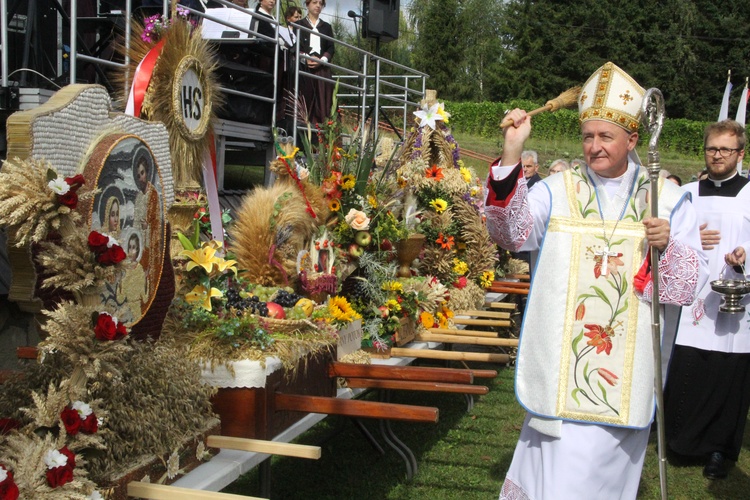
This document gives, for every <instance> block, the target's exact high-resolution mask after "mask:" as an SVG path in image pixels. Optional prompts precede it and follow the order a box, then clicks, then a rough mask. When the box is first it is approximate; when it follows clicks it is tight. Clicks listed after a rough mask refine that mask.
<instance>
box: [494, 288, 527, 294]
mask: <svg viewBox="0 0 750 500" xmlns="http://www.w3.org/2000/svg"><path fill="white" fill-rule="evenodd" d="M487 291H488V292H495V293H506V294H514V293H515V294H517V295H528V294H529V291H528V290H524V289H523V288H510V287H500V286H491V287H489V288H487Z"/></svg>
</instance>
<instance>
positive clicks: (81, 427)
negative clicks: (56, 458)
mask: <svg viewBox="0 0 750 500" xmlns="http://www.w3.org/2000/svg"><path fill="white" fill-rule="evenodd" d="M123 328H124V327H123ZM60 420H62V422H63V425H65V432H67V433H68V434H70V435H71V436H75V435H76V434H78V432H79V431H80V432H83V433H84V434H95V433H96V431H97V430H99V421H98V419H97V418H96V415H95V414H94V412H91V413H89V414H88V415H87V416H86V417H84V416H83V415H81V414H80V413H78V410H76V409H74V408H72V407H71V406H67V407H65V409H64V410H63V411H62V413H60Z"/></svg>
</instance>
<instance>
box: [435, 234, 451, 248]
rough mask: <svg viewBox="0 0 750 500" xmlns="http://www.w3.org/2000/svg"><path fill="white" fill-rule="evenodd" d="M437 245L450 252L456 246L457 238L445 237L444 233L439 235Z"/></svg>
mask: <svg viewBox="0 0 750 500" xmlns="http://www.w3.org/2000/svg"><path fill="white" fill-rule="evenodd" d="M435 243H437V244H438V245H440V247H441V248H442V249H443V250H450V249H451V248H453V245H454V244H455V238H454V237H453V236H445V235H444V234H443V233H440V234H438V237H437V239H436V240H435Z"/></svg>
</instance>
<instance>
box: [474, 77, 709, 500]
mask: <svg viewBox="0 0 750 500" xmlns="http://www.w3.org/2000/svg"><path fill="white" fill-rule="evenodd" d="M643 94H644V91H643V89H642V88H641V87H640V86H638V84H637V83H635V81H633V80H632V78H630V76H628V75H627V74H626V73H625V72H624V71H622V70H621V69H620V68H618V67H617V66H615V65H614V64H612V63H607V64H605V65H604V66H602V67H601V68H599V69H598V70H597V71H596V72H595V73H594V75H592V76H591V78H589V80H588V81H587V82H586V84H585V85H584V87H583V91H582V93H581V96H580V98H579V111H580V119H581V124H582V125H581V128H582V133H583V152H584V157H585V159H586V162H587V164H586V165H584V166H581V167H577V168H575V169H572V170H568V171H566V172H564V173H563V174H562V175H555V176H552V177H548V178H546V179H545V180H544V181H543V182H540V183H538V184H537V185H536V186H535V187H534V189H532V190H530V191H529V190H528V189H527V187H526V183H525V179H524V178H523V175H522V173H521V169H520V162H519V161H518V159H519V158H520V152H521V150H522V148H523V142H524V141H525V140H526V138H528V136H529V134H530V130H531V126H530V117H528V116H527V115H526V113H525V112H523V111H521V110H513V111H511V112H510V113H509V115H508V116H509V117H510V118H512V119H513V121H514V125H513V126H511V127H508V128H507V129H506V131H505V146H504V150H503V157H502V158H501V159H500V161H499V162H496V164H495V165H493V166H492V167H491V172H490V178H489V180H488V188H489V189H488V193H489V194H488V198H487V203H486V204H487V207H486V211H487V224H488V229H489V231H490V234H491V235H492V237H493V238H494V239H495V241H496V242H497V243H498V244H499V245H500V246H502V247H504V248H507V249H509V250H512V251H518V250H531V251H533V250H539V257H538V260H537V264H536V269H535V271H534V274H533V280H532V283H531V290H530V294H529V300H528V304H527V310H526V315H525V318H524V322H523V325H522V329H521V340H520V345H519V355H518V361H517V368H516V394H517V397H518V400H519V402H520V403H521V405H522V406H523V407H524V408H525V409H526V410H527V412H528V414H527V417H526V421H525V422H524V425H523V428H522V430H521V436H520V438H519V442H518V445H517V447H516V451H515V453H514V456H513V462H512V464H511V467H510V470H509V471H508V473H507V475H506V479H505V483H504V484H503V488H502V491H501V494H500V498H501V499H504V498H507V499H534V500H543V499H561V498H566V499H567V498H575V499H587V498H590V499H602V498H607V499H616V498H635V496H636V492H637V490H638V483H639V481H640V473H641V468H642V465H643V459H644V456H645V452H646V445H647V441H648V433H649V427H650V424H651V421H652V419H653V413H654V400H653V381H654V368H655V367H654V363H653V351H652V335H651V314H650V300H651V290H652V285H651V283H650V270H649V267H648V259H647V258H646V257H647V255H648V246H649V245H653V246H655V247H656V248H658V249H659V250H660V251H661V258H660V259H659V262H658V266H659V284H660V287H659V292H660V301H661V303H663V304H673V305H687V304H691V303H692V302H693V300H694V299H695V296H696V293H697V291H698V290H699V289H700V287H701V286H702V285H703V283H704V282H705V281H706V278H707V274H708V273H707V265H706V259H705V256H704V254H703V252H702V250H701V244H700V235H699V231H698V225H697V222H696V215H695V212H694V210H693V207H692V205H691V204H690V200H689V195H687V193H685V192H684V191H682V190H681V189H680V188H679V187H677V186H676V185H674V184H672V183H670V182H666V183H665V182H663V180H660V182H659V218H650V217H649V214H650V205H649V197H650V191H649V180H648V174H647V172H646V171H645V169H644V168H643V167H641V166H640V165H638V164H637V163H636V162H634V161H633V160H631V159H629V153H630V152H631V151H633V149H634V148H635V145H636V143H637V140H638V133H637V130H638V123H639V121H638V119H639V114H640V105H641V101H642V99H643ZM666 353H667V354H668V353H669V350H666Z"/></svg>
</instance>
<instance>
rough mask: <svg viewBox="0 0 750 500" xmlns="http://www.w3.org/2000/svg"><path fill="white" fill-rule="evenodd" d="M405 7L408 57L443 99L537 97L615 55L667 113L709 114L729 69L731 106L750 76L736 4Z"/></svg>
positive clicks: (482, 0)
mask: <svg viewBox="0 0 750 500" xmlns="http://www.w3.org/2000/svg"><path fill="white" fill-rule="evenodd" d="M409 12H410V17H409V21H410V28H411V29H412V30H414V31H415V32H416V33H417V36H416V38H415V39H414V46H413V51H412V64H413V66H414V67H415V68H417V69H419V70H421V71H424V72H426V73H428V74H429V75H430V80H429V81H428V86H429V87H430V88H435V89H437V90H438V95H440V96H441V97H442V98H445V99H451V100H478V101H481V100H505V101H507V100H511V99H519V98H521V99H531V100H536V101H542V102H544V101H546V100H547V99H549V98H551V97H555V96H556V95H558V94H560V93H561V92H562V91H563V90H565V89H567V88H569V87H572V86H574V85H581V84H583V82H585V81H586V79H587V78H588V77H589V76H590V75H591V73H593V71H594V70H595V69H596V68H598V67H599V66H601V65H602V64H604V63H605V62H606V61H613V62H614V63H615V64H617V65H619V66H621V67H622V68H623V69H625V70H626V71H627V72H628V73H629V74H630V75H631V76H633V78H635V79H636V80H637V81H638V82H639V83H641V84H642V85H643V86H644V87H646V88H648V87H657V88H659V89H661V90H662V92H663V93H664V96H665V99H666V104H667V114H668V115H669V116H671V117H675V118H689V119H696V120H713V119H715V118H716V116H717V114H718V110H719V104H720V102H721V97H722V93H723V91H724V84H725V82H726V75H727V73H726V71H727V69H732V74H733V75H735V76H733V79H734V83H735V92H733V99H732V105H731V109H732V110H735V109H736V107H737V104H738V101H739V94H740V90H739V88H740V87H742V86H743V83H744V82H743V81H742V80H743V79H744V78H745V77H746V76H750V9H747V8H746V6H745V5H744V4H742V3H741V2H719V1H717V0H665V1H663V2H653V1H650V0H635V1H632V2H624V3H623V2H620V3H612V2H600V1H594V0H580V1H578V2H545V1H532V0H508V1H505V2H504V1H502V0H412V2H411V4H410V11H409ZM733 114H734V113H733V112H732V115H733Z"/></svg>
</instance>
